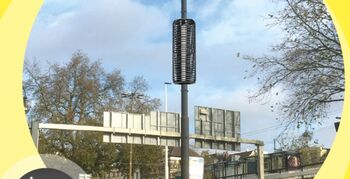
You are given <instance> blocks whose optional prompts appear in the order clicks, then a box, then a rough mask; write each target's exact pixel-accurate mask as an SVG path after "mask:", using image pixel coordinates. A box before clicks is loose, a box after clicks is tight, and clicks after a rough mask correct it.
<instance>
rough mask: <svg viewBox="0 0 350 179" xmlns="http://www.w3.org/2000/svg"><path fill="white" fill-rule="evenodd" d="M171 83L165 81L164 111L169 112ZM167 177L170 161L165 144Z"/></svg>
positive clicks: (167, 176)
mask: <svg viewBox="0 0 350 179" xmlns="http://www.w3.org/2000/svg"><path fill="white" fill-rule="evenodd" d="M170 84H171V83H169V82H165V83H164V111H165V112H168V88H167V85H170ZM164 174H165V179H168V178H169V162H168V146H167V145H166V146H165V172H164Z"/></svg>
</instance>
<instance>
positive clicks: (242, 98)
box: [26, 0, 342, 152]
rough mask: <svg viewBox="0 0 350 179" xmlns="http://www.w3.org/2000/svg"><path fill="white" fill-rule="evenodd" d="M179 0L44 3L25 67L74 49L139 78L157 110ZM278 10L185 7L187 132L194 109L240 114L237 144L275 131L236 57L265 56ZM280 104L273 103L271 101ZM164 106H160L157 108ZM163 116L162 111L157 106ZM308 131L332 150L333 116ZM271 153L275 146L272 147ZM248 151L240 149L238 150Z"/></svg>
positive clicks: (176, 96) (244, 3)
mask: <svg viewBox="0 0 350 179" xmlns="http://www.w3.org/2000/svg"><path fill="white" fill-rule="evenodd" d="M180 2H181V1H180V0H152V1H150V0H99V1H96V0H94V1H92V0H84V1H82V0H81V1H78V0H70V1H62V0H45V2H44V5H43V6H42V8H41V10H40V12H39V15H38V17H37V19H36V21H35V23H34V26H33V29H32V32H31V35H30V39H29V41H28V45H27V50H26V60H36V61H39V62H43V63H46V62H49V63H60V64H64V63H66V62H67V61H69V59H70V57H71V55H72V53H74V52H75V51H77V50H81V51H83V52H84V53H86V54H87V55H88V56H89V57H90V59H91V60H100V61H101V63H102V66H103V67H104V68H105V69H106V70H107V71H111V70H113V69H119V70H121V72H122V73H123V75H124V76H125V78H126V79H127V80H129V81H130V80H131V79H132V78H133V77H134V76H140V75H141V76H144V77H145V79H146V80H147V81H148V83H149V85H150V91H149V93H150V95H151V96H152V97H155V98H159V99H161V101H162V103H164V100H163V99H164V82H171V81H172V61H171V60H172V22H173V20H175V19H178V18H180V16H181V13H180V8H181V4H180ZM279 7H280V5H278V4H276V3H273V2H272V1H271V0H215V1H210V0H188V18H192V19H194V20H195V21H196V56H197V58H196V60H197V62H196V63H197V82H196V83H195V84H193V85H189V118H190V132H191V133H193V132H194V129H193V128H194V127H193V125H194V119H193V118H194V114H193V111H194V106H208V107H215V108H223V109H227V110H234V111H240V112H241V134H242V138H249V139H258V140H263V141H264V142H265V150H266V151H269V152H271V151H273V139H274V138H276V137H277V135H278V134H279V131H280V130H281V125H279V122H278V121H277V120H276V118H278V116H277V114H276V111H273V112H272V110H271V104H259V103H257V102H249V100H248V96H249V94H250V91H253V90H254V89H256V88H257V80H256V79H251V78H250V79H244V77H245V76H246V75H247V71H249V69H250V66H251V64H250V63H249V62H247V61H245V60H243V59H242V58H241V57H242V56H243V55H250V56H262V55H264V54H270V51H269V47H270V46H271V45H273V44H276V43H278V42H280V40H281V39H282V37H283V32H282V31H281V30H280V29H279V28H278V27H271V26H267V24H269V23H271V20H270V19H269V16H268V14H273V13H274V12H276V11H277V10H278V8H279ZM167 89H168V111H170V112H178V113H180V109H181V106H180V86H179V85H174V84H173V85H170V86H168V88H167ZM281 99H283V95H280V96H279V97H273V98H272V100H271V101H272V102H275V101H278V100H281ZM162 105H163V104H162ZM161 109H163V106H162V107H161ZM341 110H342V106H341V105H337V106H334V107H332V110H331V112H330V115H329V119H326V121H325V122H324V124H323V125H322V126H317V127H316V129H315V139H317V140H318V142H319V144H322V145H324V146H325V147H331V144H332V141H333V138H334V136H335V130H334V127H333V123H334V122H335V121H336V120H335V119H334V118H335V116H340V114H341ZM277 147H278V146H277ZM248 148H249V149H254V147H253V146H246V145H243V147H242V150H246V149H248Z"/></svg>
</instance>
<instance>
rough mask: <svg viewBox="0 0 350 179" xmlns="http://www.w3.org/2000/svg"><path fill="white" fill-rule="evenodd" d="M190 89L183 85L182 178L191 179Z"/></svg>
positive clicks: (184, 9) (184, 5)
mask: <svg viewBox="0 0 350 179" xmlns="http://www.w3.org/2000/svg"><path fill="white" fill-rule="evenodd" d="M181 18H182V19H186V18H187V1H186V0H181ZM188 133H189V131H188V89H187V84H182V85H181V178H182V179H189V178H190V177H189V176H190V174H189V168H190V167H189V152H188V148H189V134H188Z"/></svg>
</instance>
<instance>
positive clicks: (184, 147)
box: [181, 84, 189, 179]
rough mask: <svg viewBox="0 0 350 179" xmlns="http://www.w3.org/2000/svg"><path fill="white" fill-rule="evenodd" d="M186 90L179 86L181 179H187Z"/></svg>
mask: <svg viewBox="0 0 350 179" xmlns="http://www.w3.org/2000/svg"><path fill="white" fill-rule="evenodd" d="M187 103H188V90H187V85H184V84H183V85H181V178H182V179H189V152H188V148H189V134H188V133H189V131H188V106H187V105H188V104H187Z"/></svg>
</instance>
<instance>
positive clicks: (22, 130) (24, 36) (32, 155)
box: [0, 0, 45, 179]
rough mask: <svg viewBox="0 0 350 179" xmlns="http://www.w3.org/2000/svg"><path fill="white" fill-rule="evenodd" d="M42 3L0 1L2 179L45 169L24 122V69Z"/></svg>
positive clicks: (0, 157) (27, 0) (14, 178)
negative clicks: (28, 44)
mask: <svg viewBox="0 0 350 179" xmlns="http://www.w3.org/2000/svg"><path fill="white" fill-rule="evenodd" d="M42 3H43V1H42V0H1V1H0V82H1V88H0V89H1V92H0V119H1V123H0V178H1V179H16V178H20V177H21V176H22V175H23V174H25V173H27V172H29V171H31V170H33V169H36V168H42V167H45V165H44V164H43V162H42V161H41V159H40V157H39V155H38V153H37V151H36V148H35V146H34V143H33V142H32V139H31V135H30V133H29V130H28V126H27V123H26V119H25V114H24V107H23V97H22V67H23V59H24V52H25V49H26V45H27V40H28V37H29V33H30V31H31V27H32V24H33V22H34V20H35V17H36V15H37V13H38V12H39V9H40V7H41V5H42Z"/></svg>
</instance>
